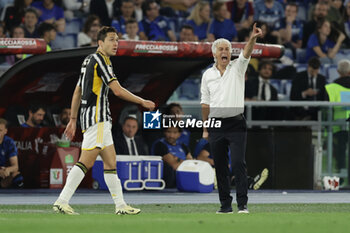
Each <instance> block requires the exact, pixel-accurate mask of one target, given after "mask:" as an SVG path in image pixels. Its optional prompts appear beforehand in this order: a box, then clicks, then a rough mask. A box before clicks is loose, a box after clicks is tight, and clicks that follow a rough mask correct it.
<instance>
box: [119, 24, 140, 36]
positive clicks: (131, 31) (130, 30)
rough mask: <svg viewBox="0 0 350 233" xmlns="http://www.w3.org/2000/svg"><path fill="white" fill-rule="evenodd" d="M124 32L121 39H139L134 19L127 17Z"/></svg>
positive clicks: (137, 25) (137, 27) (137, 26)
mask: <svg viewBox="0 0 350 233" xmlns="http://www.w3.org/2000/svg"><path fill="white" fill-rule="evenodd" d="M125 32H126V33H125V34H124V35H123V39H125V40H140V37H139V35H138V32H139V24H138V23H137V22H136V20H135V19H129V20H128V21H126V23H125Z"/></svg>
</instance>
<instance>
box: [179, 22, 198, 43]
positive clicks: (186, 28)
mask: <svg viewBox="0 0 350 233" xmlns="http://www.w3.org/2000/svg"><path fill="white" fill-rule="evenodd" d="M179 41H182V42H185V41H198V39H197V36H196V35H195V34H194V30H193V27H192V26H191V25H186V24H185V25H182V27H181V31H180V36H179Z"/></svg>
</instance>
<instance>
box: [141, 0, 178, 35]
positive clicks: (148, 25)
mask: <svg viewBox="0 0 350 233" xmlns="http://www.w3.org/2000/svg"><path fill="white" fill-rule="evenodd" d="M142 10H143V15H144V19H143V20H142V21H141V22H142V26H143V28H144V30H145V33H146V36H147V37H148V39H149V40H155V41H176V36H175V33H174V32H173V31H172V30H171V28H170V25H169V21H168V20H167V19H166V18H165V17H163V16H160V15H159V5H158V4H157V2H156V1H155V0H146V1H145V2H143V3H142Z"/></svg>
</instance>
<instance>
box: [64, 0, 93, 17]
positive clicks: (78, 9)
mask: <svg viewBox="0 0 350 233" xmlns="http://www.w3.org/2000/svg"><path fill="white" fill-rule="evenodd" d="M63 6H64V8H65V9H66V11H65V15H66V18H67V15H69V16H70V17H68V18H71V17H78V18H80V17H82V16H84V15H86V14H87V13H89V7H90V0H63Z"/></svg>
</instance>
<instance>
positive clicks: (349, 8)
mask: <svg viewBox="0 0 350 233" xmlns="http://www.w3.org/2000/svg"><path fill="white" fill-rule="evenodd" d="M345 4H346V5H345V9H346V12H345V16H344V17H345V18H344V31H345V34H346V36H347V38H346V44H347V46H350V39H349V38H350V1H345Z"/></svg>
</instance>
